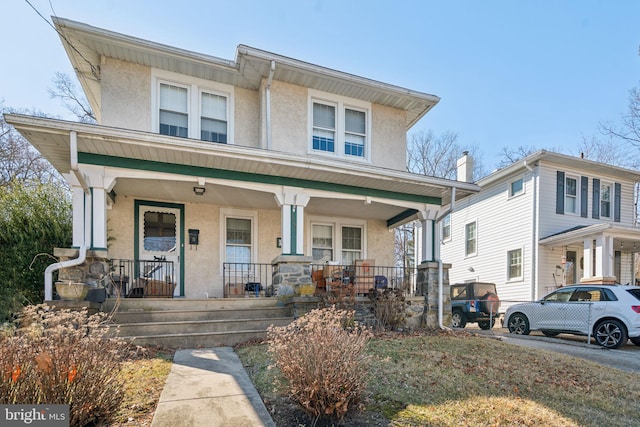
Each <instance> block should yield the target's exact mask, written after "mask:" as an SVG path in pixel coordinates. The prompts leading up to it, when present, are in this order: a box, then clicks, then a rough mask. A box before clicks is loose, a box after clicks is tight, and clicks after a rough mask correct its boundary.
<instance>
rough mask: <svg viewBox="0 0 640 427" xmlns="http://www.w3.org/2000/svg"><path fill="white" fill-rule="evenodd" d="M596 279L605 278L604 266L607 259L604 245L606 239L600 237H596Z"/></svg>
mask: <svg viewBox="0 0 640 427" xmlns="http://www.w3.org/2000/svg"><path fill="white" fill-rule="evenodd" d="M595 249H596V265H595V267H596V274H595V276H596V277H604V274H603V266H604V257H605V253H604V252H605V245H604V237H603V236H598V237H596V248H595Z"/></svg>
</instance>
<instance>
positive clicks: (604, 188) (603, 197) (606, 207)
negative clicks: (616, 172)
mask: <svg viewBox="0 0 640 427" xmlns="http://www.w3.org/2000/svg"><path fill="white" fill-rule="evenodd" d="M600 216H601V217H604V218H611V185H610V184H600Z"/></svg>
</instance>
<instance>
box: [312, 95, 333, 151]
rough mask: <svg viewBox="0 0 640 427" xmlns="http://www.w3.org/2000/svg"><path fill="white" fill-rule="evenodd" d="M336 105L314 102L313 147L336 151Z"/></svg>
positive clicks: (320, 149)
mask: <svg viewBox="0 0 640 427" xmlns="http://www.w3.org/2000/svg"><path fill="white" fill-rule="evenodd" d="M335 140H336V107H334V106H331V105H327V104H320V103H317V102H314V103H313V149H314V150H319V151H328V152H331V153H333V152H335Z"/></svg>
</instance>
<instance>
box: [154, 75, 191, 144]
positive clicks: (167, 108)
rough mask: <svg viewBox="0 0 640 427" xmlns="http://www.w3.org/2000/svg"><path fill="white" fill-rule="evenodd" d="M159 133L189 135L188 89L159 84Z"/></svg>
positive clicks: (182, 136)
mask: <svg viewBox="0 0 640 427" xmlns="http://www.w3.org/2000/svg"><path fill="white" fill-rule="evenodd" d="M159 122H160V134H162V135H169V136H179V137H181V138H188V137H189V90H188V89H187V88H185V87H181V86H175V85H170V84H166V83H161V84H160V117H159Z"/></svg>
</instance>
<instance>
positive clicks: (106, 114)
mask: <svg viewBox="0 0 640 427" xmlns="http://www.w3.org/2000/svg"><path fill="white" fill-rule="evenodd" d="M101 73H102V80H101V85H100V88H101V98H102V123H100V124H102V125H105V126H114V127H120V128H125V129H133V130H139V131H145V132H148V131H150V130H151V129H150V127H151V111H150V109H149V106H150V105H151V92H150V88H151V68H149V67H145V66H142V65H136V64H132V63H130V62H123V61H118V60H116V59H111V58H104V59H103V61H102V65H101Z"/></svg>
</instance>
